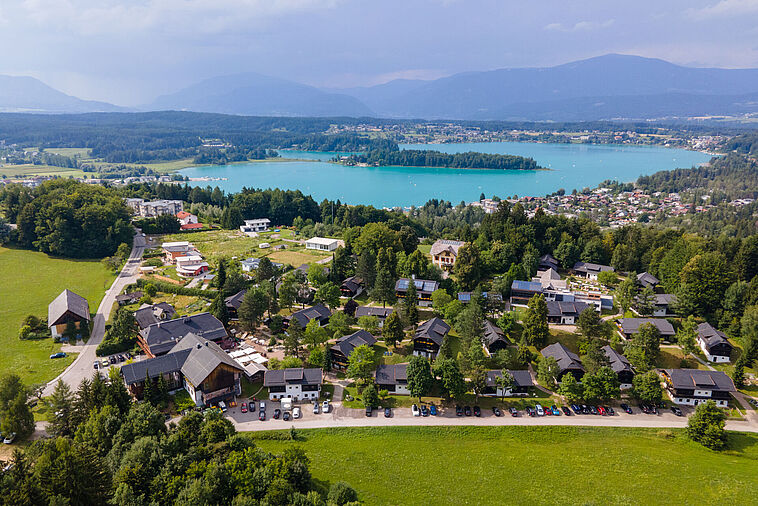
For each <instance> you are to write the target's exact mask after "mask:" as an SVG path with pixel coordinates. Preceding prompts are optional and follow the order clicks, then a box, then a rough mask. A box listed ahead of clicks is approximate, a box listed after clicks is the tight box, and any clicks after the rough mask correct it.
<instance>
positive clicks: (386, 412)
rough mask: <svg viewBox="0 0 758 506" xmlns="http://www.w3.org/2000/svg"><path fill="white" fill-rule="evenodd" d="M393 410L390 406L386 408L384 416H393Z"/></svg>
mask: <svg viewBox="0 0 758 506" xmlns="http://www.w3.org/2000/svg"><path fill="white" fill-rule="evenodd" d="M391 417H392V410H391V409H390V408H384V418H391Z"/></svg>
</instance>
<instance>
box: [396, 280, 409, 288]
mask: <svg viewBox="0 0 758 506" xmlns="http://www.w3.org/2000/svg"><path fill="white" fill-rule="evenodd" d="M397 288H398V290H407V289H408V280H407V279H401V280H400V281H398V282H397Z"/></svg>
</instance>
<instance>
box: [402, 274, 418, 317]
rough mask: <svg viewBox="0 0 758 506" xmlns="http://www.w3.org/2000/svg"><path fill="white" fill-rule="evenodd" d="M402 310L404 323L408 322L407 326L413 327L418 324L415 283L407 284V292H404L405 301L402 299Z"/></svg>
mask: <svg viewBox="0 0 758 506" xmlns="http://www.w3.org/2000/svg"><path fill="white" fill-rule="evenodd" d="M403 308H404V313H405V321H406V322H408V325H410V326H412V327H415V326H416V324H417V323H418V292H416V284H415V283H409V284H408V291H406V292H405V299H403Z"/></svg>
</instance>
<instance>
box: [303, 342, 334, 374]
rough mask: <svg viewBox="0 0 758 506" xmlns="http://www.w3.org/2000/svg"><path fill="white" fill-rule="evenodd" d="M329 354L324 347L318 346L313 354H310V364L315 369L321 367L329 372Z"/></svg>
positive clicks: (313, 350)
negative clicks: (327, 357)
mask: <svg viewBox="0 0 758 506" xmlns="http://www.w3.org/2000/svg"><path fill="white" fill-rule="evenodd" d="M328 354H329V352H327V351H326V350H324V347H323V346H317V347H315V348H313V349H312V350H311V352H310V353H309V354H308V363H309V364H310V365H312V366H313V367H320V368H321V369H323V370H325V371H326V370H327V367H326V365H327V362H328V361H327V359H326V356H327V355H328Z"/></svg>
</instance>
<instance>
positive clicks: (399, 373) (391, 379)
mask: <svg viewBox="0 0 758 506" xmlns="http://www.w3.org/2000/svg"><path fill="white" fill-rule="evenodd" d="M375 380H376V384H377V385H397V384H398V383H399V382H401V381H402V382H406V381H408V364H392V365H380V366H379V367H377V369H376V376H375Z"/></svg>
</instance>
